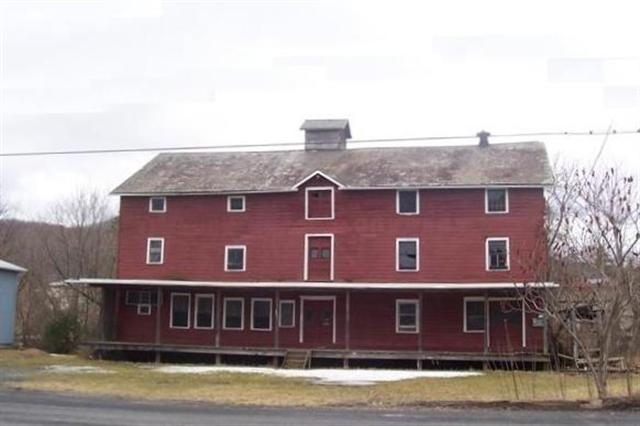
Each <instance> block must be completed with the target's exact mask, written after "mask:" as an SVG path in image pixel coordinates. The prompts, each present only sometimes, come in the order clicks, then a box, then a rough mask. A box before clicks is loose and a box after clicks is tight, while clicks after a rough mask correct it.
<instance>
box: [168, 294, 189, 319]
mask: <svg viewBox="0 0 640 426" xmlns="http://www.w3.org/2000/svg"><path fill="white" fill-rule="evenodd" d="M190 317H191V295H190V294H189V293H171V324H170V327H171V328H189V318H190Z"/></svg>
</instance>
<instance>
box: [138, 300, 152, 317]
mask: <svg viewBox="0 0 640 426" xmlns="http://www.w3.org/2000/svg"><path fill="white" fill-rule="evenodd" d="M138 315H151V305H150V304H148V303H145V304H141V305H138Z"/></svg>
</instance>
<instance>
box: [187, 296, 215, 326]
mask: <svg viewBox="0 0 640 426" xmlns="http://www.w3.org/2000/svg"><path fill="white" fill-rule="evenodd" d="M199 299H211V324H210V325H209V326H207V327H202V326H199V325H198V300H199ZM215 325H216V295H215V294H213V293H196V298H195V307H194V315H193V328H195V329H197V330H213V329H214V328H215Z"/></svg>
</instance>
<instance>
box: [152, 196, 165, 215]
mask: <svg viewBox="0 0 640 426" xmlns="http://www.w3.org/2000/svg"><path fill="white" fill-rule="evenodd" d="M166 211H167V198H166V197H150V198H149V212H151V213H164V212H166Z"/></svg>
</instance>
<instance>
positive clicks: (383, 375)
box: [154, 365, 482, 386]
mask: <svg viewBox="0 0 640 426" xmlns="http://www.w3.org/2000/svg"><path fill="white" fill-rule="evenodd" d="M154 371H158V372H161V373H173V374H175V373H178V374H208V373H252V374H269V375H274V376H279V377H291V378H305V379H310V380H313V381H314V382H316V383H321V384H342V385H352V386H358V385H372V384H375V383H379V382H394V381H399V380H408V379H421V378H430V379H446V378H454V377H471V376H479V375H481V374H482V373H479V372H475V371H411V370H358V369H353V370H347V369H345V370H342V369H310V370H293V369H292V370H285V369H274V368H265V367H219V366H192V365H168V366H164V367H157V368H154Z"/></svg>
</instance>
